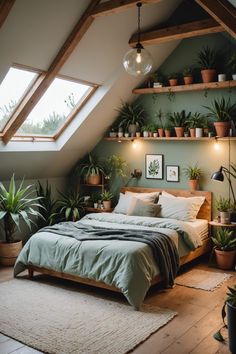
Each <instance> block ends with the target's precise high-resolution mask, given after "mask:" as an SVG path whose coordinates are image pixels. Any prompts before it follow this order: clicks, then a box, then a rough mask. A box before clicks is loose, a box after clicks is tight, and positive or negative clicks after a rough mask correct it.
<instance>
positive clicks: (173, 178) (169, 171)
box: [166, 165, 179, 182]
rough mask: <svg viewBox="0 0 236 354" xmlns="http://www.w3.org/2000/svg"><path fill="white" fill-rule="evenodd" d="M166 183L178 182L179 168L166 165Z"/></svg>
mask: <svg viewBox="0 0 236 354" xmlns="http://www.w3.org/2000/svg"><path fill="white" fill-rule="evenodd" d="M166 181H167V182H179V166H173V165H166Z"/></svg>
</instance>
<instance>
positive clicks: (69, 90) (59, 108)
mask: <svg viewBox="0 0 236 354" xmlns="http://www.w3.org/2000/svg"><path fill="white" fill-rule="evenodd" d="M91 90H92V87H91V86H88V85H85V84H81V83H77V82H74V81H69V80H65V79H61V78H56V79H55V80H54V81H53V82H52V84H51V85H50V87H49V88H48V89H47V91H46V92H45V94H44V95H43V96H42V98H41V99H40V101H39V102H38V104H37V105H36V106H35V107H34V109H33V110H32V111H31V113H30V114H29V115H28V117H27V119H26V120H25V122H24V123H23V124H22V125H21V127H20V128H19V130H18V132H17V133H16V135H24V136H26V135H31V136H32V135H33V136H37V135H39V136H53V135H55V134H56V133H57V132H58V131H59V130H60V128H62V127H63V126H64V124H65V122H66V120H67V119H68V116H69V115H70V113H72V112H73V110H74V109H75V108H77V107H78V106H79V105H80V104H81V103H82V102H83V101H84V99H85V98H86V97H87V95H88V94H89V93H90V92H91Z"/></svg>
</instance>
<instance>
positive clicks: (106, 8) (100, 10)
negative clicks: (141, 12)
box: [92, 0, 162, 18]
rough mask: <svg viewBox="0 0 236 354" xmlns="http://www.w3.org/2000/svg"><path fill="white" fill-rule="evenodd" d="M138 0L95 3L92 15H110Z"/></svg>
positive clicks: (155, 0)
mask: <svg viewBox="0 0 236 354" xmlns="http://www.w3.org/2000/svg"><path fill="white" fill-rule="evenodd" d="M161 1H162V0H142V1H141V2H142V4H156V3H158V2H161ZM138 2H139V1H138V0H123V1H122V0H110V1H106V2H103V3H101V4H99V5H97V6H96V7H95V8H94V10H93V12H92V16H93V17H95V18H96V17H99V16H105V15H110V14H112V13H118V12H120V11H123V10H127V9H129V8H131V7H134V6H136V4H137V3H138Z"/></svg>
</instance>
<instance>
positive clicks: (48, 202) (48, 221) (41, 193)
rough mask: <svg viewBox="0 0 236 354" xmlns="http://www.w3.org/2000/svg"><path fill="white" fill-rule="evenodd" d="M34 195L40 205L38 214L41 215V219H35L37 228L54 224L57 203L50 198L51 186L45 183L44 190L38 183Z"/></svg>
mask: <svg viewBox="0 0 236 354" xmlns="http://www.w3.org/2000/svg"><path fill="white" fill-rule="evenodd" d="M36 193H37V196H38V197H39V201H38V202H39V204H40V205H41V211H40V214H41V215H42V217H41V216H40V217H39V218H38V219H37V225H38V228H39V229H41V228H42V227H45V226H49V225H52V224H54V222H55V220H54V213H55V207H56V203H57V202H56V201H55V200H53V198H52V191H51V186H50V185H49V183H48V181H47V182H46V186H45V188H44V187H43V186H42V184H41V183H40V182H39V181H38V186H37V188H36Z"/></svg>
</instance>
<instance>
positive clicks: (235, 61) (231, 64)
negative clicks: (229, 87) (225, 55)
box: [227, 52, 236, 80]
mask: <svg viewBox="0 0 236 354" xmlns="http://www.w3.org/2000/svg"><path fill="white" fill-rule="evenodd" d="M227 66H228V68H229V70H230V72H231V74H232V79H233V80H236V52H233V53H232V54H231V56H230V58H229V60H228V62H227Z"/></svg>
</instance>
